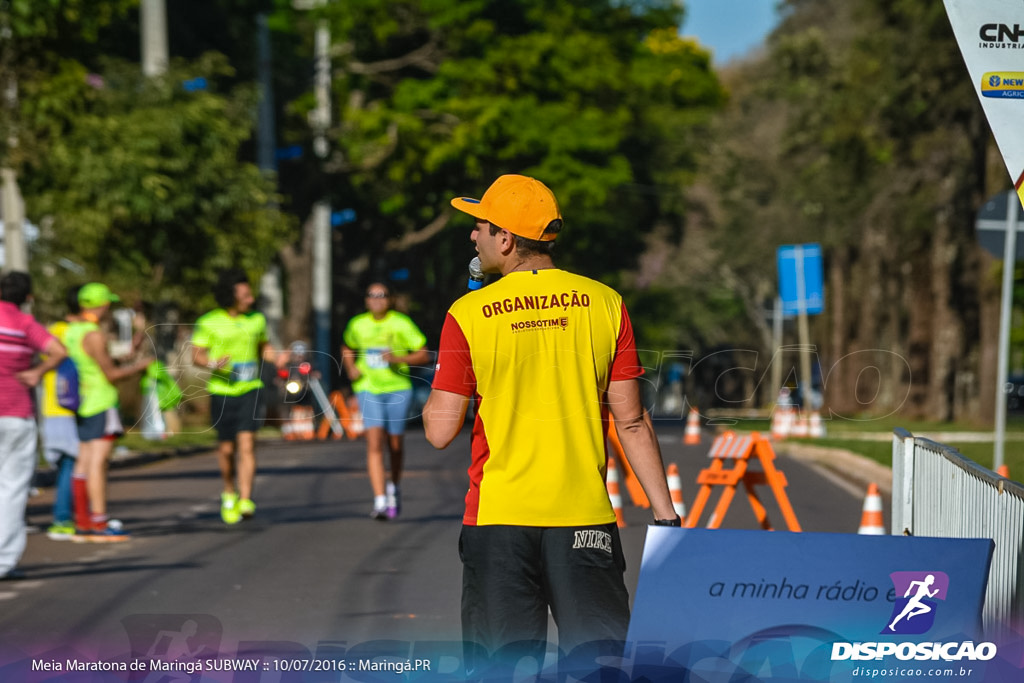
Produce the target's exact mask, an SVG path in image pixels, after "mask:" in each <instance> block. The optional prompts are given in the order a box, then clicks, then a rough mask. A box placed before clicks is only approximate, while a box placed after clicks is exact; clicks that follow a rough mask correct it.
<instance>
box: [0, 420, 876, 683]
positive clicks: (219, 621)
mask: <svg viewBox="0 0 1024 683" xmlns="http://www.w3.org/2000/svg"><path fill="white" fill-rule="evenodd" d="M682 433H683V432H682V429H681V426H679V425H669V426H665V425H659V435H660V440H661V442H662V449H663V453H664V458H665V461H666V463H670V462H674V463H676V464H677V465H678V466H679V468H680V472H681V478H682V481H683V493H684V499H685V502H686V504H687V505H688V506H689V505H691V504H692V503H693V500H694V497H695V495H696V493H697V488H698V487H697V484H696V478H697V473H698V472H699V471H700V469H701V468H703V467H706V466H707V465H708V464H709V460H708V457H707V452H708V449H709V447H710V444H711V438H710V437H709V436H705V438H704V441H703V443H702V444H701V445H699V446H684V445H683V444H682ZM363 449H364V444H363V442H362V441H356V442H352V441H341V442H324V443H319V442H261V443H260V445H259V451H258V452H259V475H258V478H257V490H256V495H255V500H256V502H257V505H258V506H259V507H258V510H257V514H256V517H255V518H254V519H252V520H250V521H248V522H243V523H241V524H239V525H237V526H234V527H226V526H225V525H224V524H223V523H222V522H221V521H220V517H219V507H218V506H219V490H220V482H219V475H218V472H217V467H216V461H215V457H214V456H213V455H212V454H209V453H203V454H195V455H190V456H187V457H177V458H171V459H167V460H161V461H158V462H155V463H150V464H146V465H140V466H136V467H127V468H120V469H115V470H112V471H111V474H110V481H111V486H110V501H111V504H110V513H111V515H112V516H114V517H117V518H120V519H121V520H123V522H124V524H125V526H126V528H127V529H129V530H131V531H132V532H133V538H132V540H131V541H130V542H127V543H119V544H89V543H72V542H67V541H64V542H57V541H52V540H49V539H48V538H47V537H46V536H45V534H43V533H35V534H32V535H30V537H29V543H28V548H27V550H26V553H25V556H24V558H23V560H22V563H21V566H22V568H23V569H25V570H26V572H27V573H28V574H29V578H28V579H27V580H24V581H18V582H4V583H0V680H4V681H7V680H23V679H22V678H20V676H21V675H22V674H24V672H25V667H26V666H28V662H30V661H31V660H32V659H35V660H45V659H48V658H56V660H57V661H65V660H66V657H65V655H68V654H72V655H74V656H76V657H78V656H81V657H83V658H86V659H90V660H100V661H107V660H110V661H115V660H116V661H127V660H129V659H132V658H139V657H141V658H146V657H148V656H158V657H168V658H171V659H173V658H174V656H176V653H178V652H179V651H180V652H181V653H187V654H189V655H193V656H200V655H201V653H220V655H221V656H241V654H243V653H245V652H247V651H255V650H258V651H261V652H264V653H266V652H278V653H281V656H282V657H284V656H292V655H294V656H296V657H301V658H305V659H308V658H310V657H313V658H315V657H317V656H318V655H330V654H332V653H335V654H336V653H339V652H344V651H346V650H347V651H352V652H354V651H356V650H361V649H366V648H369V647H377V646H380V647H384V646H383V645H380V641H382V640H385V639H386V640H391V641H399V642H404V643H413V644H415V643H425V642H428V641H433V642H435V643H436V642H437V641H441V642H445V643H451V644H452V645H451V647H453V648H455V647H456V646H455V645H454V643H455V641H457V640H458V638H459V593H460V576H461V568H460V564H459V560H458V552H457V544H458V534H459V528H460V522H461V515H462V499H463V496H464V494H465V486H466V474H465V468H466V465H467V464H468V449H469V439H468V431H466V432H464V433H463V434H462V435H461V436H460V437H459V439H458V440H457V441H456V442H455V443H454V444H453V445H452V446H451V447H450V448H449V449H448V450H446V451H442V452H438V451H435V450H434V449H433V448H431V447H430V446H429V444H427V442H426V440H425V439H424V437H423V434H422V432H421V431H419V430H416V429H413V430H411V431H410V433H409V434H408V436H407V460H406V462H407V468H406V476H405V479H404V481H403V505H404V509H403V514H402V516H401V517H400V518H399V519H398V520H394V521H391V522H378V521H374V520H371V519H369V516H368V513H369V511H370V500H371V496H370V490H369V484H368V481H367V479H366V476H365V470H364V451H363ZM777 464H778V467H779V468H780V469H782V470H783V472H784V473H785V474H786V477H787V479H788V482H789V486H788V489H787V491H788V494H789V496H790V499H791V501H792V503H793V506H794V509H795V510H796V514H797V517H798V518H799V520H800V523H801V525H802V527H803V530H804V531H821V532H839V533H855V532H856V530H857V527H858V525H859V522H860V510H861V505H862V502H863V494H860V496H858V495H857V491H856V489H855V488H851V487H849V486H845V485H843V483H842V482H840V481H837V480H836V478H835V477H826V476H823V475H822V473H821V471H819V470H818V469H816V468H813V467H811V466H808V465H806V464H804V463H802V462H799V461H796V460H792V459H788V458H786V457H780V458H779V460H778V461H777ZM761 492H762V494H764V495H762V500H764V501H765V502H766V504H767V508H768V511H769V516H770V518H771V519H772V520H773V521H774V522H775V525H776V527H777V528H784V527H785V525H784V522H783V520H782V517H781V515H780V514H779V513H778V510H777V508H776V507H775V506H774V505H773V504H772V502H771V501H770V495H768V494H767V490H766V489H762V490H761ZM51 496H52V491H50V490H43V491H42V492H41V494H40V495H39V496H37V497H35V498H32V499H31V500H30V506H29V511H28V520H29V523H30V524H32V525H34V526H37V527H41V528H45V526H46V525H47V524H49V522H50V518H49V511H50V510H49V504H50V502H51V500H52V498H51ZM717 498H718V494H717V492H716V494H715V495H714V496H713V497H712V500H711V503H710V504H709V506H710V505H713V504H714V502H715V501H717ZM626 501H627V506H626V509H625V516H626V521H627V524H628V525H627V527H626V528H624V529H622V538H623V543H624V546H625V550H626V553H627V561H628V563H629V570H628V573H627V586H629V588H630V591H631V593H632V591H633V588H634V587H635V585H636V580H637V572H638V569H639V563H640V557H641V551H642V547H643V539H644V533H645V523H646V522H647V520H648V519H649V513H648V512H647V511H646V510H643V509H640V508H638V507H634V506H631V505H629V504H628V501H629V498H628V496H626ZM566 504H567V505H569V504H571V501H566ZM705 517H706V515H705ZM722 526H723V527H725V528H757V525H756V520H755V518H754V516H753V514H752V513H751V511H750V507H749V505H748V504H747V501H746V499H745V496H744V495H743V494H742V492H740V493H739V494H738V495H737V496H736V499H735V500H734V502H733V503H732V506H731V508H730V510H729V512H728V514H727V515H726V518H725V520H724V522H723V525H722ZM552 639H554V637H553V636H552ZM374 641H377V645H370V643H373V642H374ZM413 647H415V646H413ZM442 649H443V647H442ZM434 650H435V651H436V650H437V646H435V647H434ZM456 654H457V652H456V651H454V650H453V655H456ZM264 674H265V675H269V676H276V677H272V678H258V677H257V678H248V679H246V678H237V677H236V678H235V679H234V680H279V679H280V680H288V678H287V676H284V677H283V678H280V676H281V674H280V673H279V672H274V671H271V672H269V673H267V672H266V671H265V672H264ZM26 675H27V674H26ZM148 675H149V678H146V677H145V676H142V675H137V676H136V677H135V678H134V680H154V681H155V680H161V679H159V678H153V677H152V676H153V674H152V672H151V673H150V674H148ZM32 676H41V674H32V675H31V676H28V678H32ZM28 678H26V679H25V680H27V679H28ZM32 680H44V678H32ZM54 680H63V679H60V678H56V679H54ZM98 680H123V675H122V677H120V678H119V677H117V676H116V675H115V676H114V678H110V679H98ZM167 680H170V679H167ZM204 680H206V679H204ZM303 680H306V679H303ZM324 680H332V677H331V676H326V678H324ZM387 680H392V679H387Z"/></svg>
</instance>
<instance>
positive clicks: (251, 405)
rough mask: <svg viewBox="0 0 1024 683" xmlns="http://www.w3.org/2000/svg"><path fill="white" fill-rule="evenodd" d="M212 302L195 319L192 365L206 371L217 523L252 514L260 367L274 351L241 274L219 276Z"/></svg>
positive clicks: (260, 420) (260, 412)
mask: <svg viewBox="0 0 1024 683" xmlns="http://www.w3.org/2000/svg"><path fill="white" fill-rule="evenodd" d="M214 298H215V299H216V300H217V303H218V304H219V305H220V308H216V309H214V310H212V311H210V312H209V313H207V314H205V315H203V316H202V317H200V318H199V320H198V321H196V328H195V332H194V333H193V335H192V362H193V363H194V364H195V365H198V366H200V367H203V368H206V369H207V370H209V371H210V377H209V380H208V381H207V384H206V388H207V390H208V391H209V392H210V419H211V420H212V422H213V426H214V428H215V429H216V430H217V440H218V442H219V444H218V446H217V458H218V461H219V464H220V473H221V478H222V479H223V483H224V488H223V491H222V493H221V509H220V515H221V519H223V520H224V523H225V524H237V523H238V522H239V521H241V520H242V519H248V518H250V517H252V516H253V514H255V512H256V504H255V503H254V502H253V500H252V495H253V491H252V487H253V480H254V479H255V477H256V432H258V431H259V429H260V427H261V426H262V424H263V416H264V412H265V410H266V408H265V406H264V405H263V402H262V401H261V397H260V389H262V388H263V382H262V381H261V380H260V363H261V362H262V361H263V360H264V359H266V360H273V359H274V358H275V357H276V356H277V352H276V351H275V350H274V349H273V348H272V347H271V346H270V344H269V343H268V341H267V320H266V318H264V317H263V314H262V313H259V312H257V311H254V310H252V306H253V304H254V303H255V301H256V298H255V297H254V296H253V293H252V287H251V286H250V285H249V279H248V277H247V276H246V274H245V273H244V272H243V271H241V270H235V269H232V270H226V271H224V272H222V273H221V274H220V277H219V279H218V282H217V287H216V289H215V290H214Z"/></svg>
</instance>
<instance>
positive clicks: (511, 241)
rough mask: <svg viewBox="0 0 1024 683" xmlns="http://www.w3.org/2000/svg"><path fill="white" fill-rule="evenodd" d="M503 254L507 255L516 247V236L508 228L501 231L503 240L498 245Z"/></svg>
mask: <svg viewBox="0 0 1024 683" xmlns="http://www.w3.org/2000/svg"><path fill="white" fill-rule="evenodd" d="M498 246H499V250H500V251H501V253H502V255H505V256H507V255H508V254H511V253H512V250H513V249H515V248H516V237H515V235H513V234H512V233H510V232H509V231H508V230H502V231H501V242H500V244H499V245H498Z"/></svg>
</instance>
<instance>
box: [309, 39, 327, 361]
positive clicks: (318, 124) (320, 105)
mask: <svg viewBox="0 0 1024 683" xmlns="http://www.w3.org/2000/svg"><path fill="white" fill-rule="evenodd" d="M314 48H315V53H314V54H315V59H316V65H315V69H316V81H315V92H316V109H315V110H313V112H311V115H310V119H311V121H310V122H311V123H312V124H313V131H314V134H315V137H314V138H313V151H314V152H315V153H316V155H317V156H318V157H320V158H321V159H326V158H327V155H328V154H329V152H330V145H329V144H328V142H327V129H328V128H329V127H330V125H331V56H330V48H331V33H330V29H328V27H327V22H326V21H324V20H320V21H319V22H318V23H317V27H316V36H315V42H314ZM313 219H314V220H313V231H314V232H313V294H312V298H313V302H312V303H313V325H314V341H313V348H314V350H315V351H316V360H317V363H316V368H317V370H319V371H320V374H321V377H324V378H325V379H327V378H330V377H331V375H330V372H331V363H330V362H329V359H330V357H331V281H332V277H331V204H330V202H329V201H328V200H327V199H326V198H323V199H321V200H320V201H319V202H317V203H316V205H315V206H314V207H313Z"/></svg>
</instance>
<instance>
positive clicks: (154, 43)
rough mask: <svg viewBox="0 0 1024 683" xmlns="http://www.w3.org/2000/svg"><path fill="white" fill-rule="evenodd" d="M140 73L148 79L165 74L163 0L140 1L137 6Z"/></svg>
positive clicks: (165, 26)
mask: <svg viewBox="0 0 1024 683" xmlns="http://www.w3.org/2000/svg"><path fill="white" fill-rule="evenodd" d="M139 35H140V36H141V41H142V73H143V74H144V75H146V76H148V77H150V78H152V77H153V76H161V75H163V74H165V73H166V72H167V63H168V57H167V6H166V5H165V2H164V0H142V3H141V4H140V5H139Z"/></svg>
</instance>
